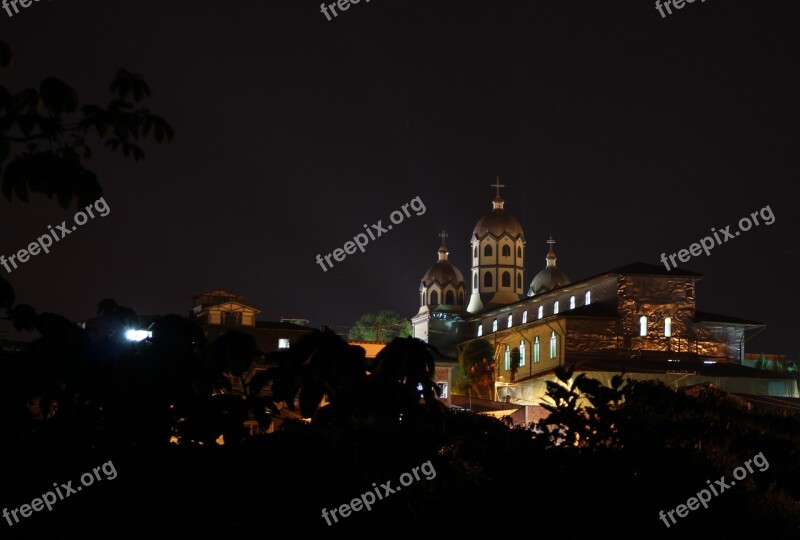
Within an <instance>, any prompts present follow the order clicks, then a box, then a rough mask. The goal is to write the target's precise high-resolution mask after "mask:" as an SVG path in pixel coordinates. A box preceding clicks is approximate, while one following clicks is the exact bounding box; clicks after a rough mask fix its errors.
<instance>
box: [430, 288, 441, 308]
mask: <svg viewBox="0 0 800 540" xmlns="http://www.w3.org/2000/svg"><path fill="white" fill-rule="evenodd" d="M438 303H439V293H437V292H436V291H431V305H436V304H438Z"/></svg>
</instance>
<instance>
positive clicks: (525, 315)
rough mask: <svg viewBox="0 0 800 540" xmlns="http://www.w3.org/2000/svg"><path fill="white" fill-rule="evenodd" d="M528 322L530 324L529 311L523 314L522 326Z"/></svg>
mask: <svg viewBox="0 0 800 540" xmlns="http://www.w3.org/2000/svg"><path fill="white" fill-rule="evenodd" d="M526 322H528V310H527V309H526V310H525V311H523V312H522V324H525V323H526Z"/></svg>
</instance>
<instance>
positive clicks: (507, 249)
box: [503, 244, 511, 257]
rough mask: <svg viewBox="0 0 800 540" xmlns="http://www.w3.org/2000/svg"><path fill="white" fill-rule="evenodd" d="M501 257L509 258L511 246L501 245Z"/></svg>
mask: <svg viewBox="0 0 800 540" xmlns="http://www.w3.org/2000/svg"><path fill="white" fill-rule="evenodd" d="M503 257H511V246H509V245H508V244H505V245H503Z"/></svg>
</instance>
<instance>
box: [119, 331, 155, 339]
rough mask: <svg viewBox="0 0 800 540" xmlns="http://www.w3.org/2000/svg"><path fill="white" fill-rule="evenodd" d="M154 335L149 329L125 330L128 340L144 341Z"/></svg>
mask: <svg viewBox="0 0 800 540" xmlns="http://www.w3.org/2000/svg"><path fill="white" fill-rule="evenodd" d="M149 337H153V333H152V332H150V331H148V330H128V331H127V332H125V339H127V340H128V341H142V340H144V339H147V338H149Z"/></svg>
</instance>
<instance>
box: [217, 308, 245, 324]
mask: <svg viewBox="0 0 800 540" xmlns="http://www.w3.org/2000/svg"><path fill="white" fill-rule="evenodd" d="M222 324H228V325H231V326H238V325H241V324H242V314H241V313H239V312H235V311H223V312H222Z"/></svg>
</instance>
